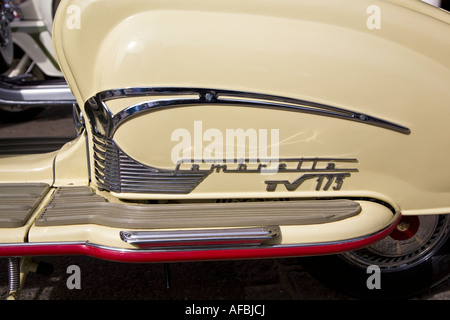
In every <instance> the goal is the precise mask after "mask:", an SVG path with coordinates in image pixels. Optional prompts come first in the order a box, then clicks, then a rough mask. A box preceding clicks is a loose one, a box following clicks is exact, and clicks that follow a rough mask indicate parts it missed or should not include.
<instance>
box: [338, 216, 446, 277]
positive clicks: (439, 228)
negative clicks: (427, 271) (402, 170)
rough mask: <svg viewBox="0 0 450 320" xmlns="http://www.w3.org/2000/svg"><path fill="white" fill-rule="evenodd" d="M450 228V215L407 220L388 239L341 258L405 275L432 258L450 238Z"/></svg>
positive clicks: (363, 265)
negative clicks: (405, 271) (407, 271)
mask: <svg viewBox="0 0 450 320" xmlns="http://www.w3.org/2000/svg"><path fill="white" fill-rule="evenodd" d="M449 226H450V215H423V216H405V217H403V218H402V220H401V221H400V222H399V224H398V225H397V228H396V229H395V230H394V231H393V232H392V233H391V234H390V235H389V236H387V237H386V238H384V239H382V240H381V241H379V242H377V243H375V244H373V245H371V246H369V247H367V248H364V249H361V250H357V251H352V252H347V253H344V254H342V255H340V257H341V258H343V259H344V260H346V261H347V262H349V263H351V264H353V265H355V266H357V267H360V268H367V267H368V266H370V265H377V266H378V267H379V268H380V269H381V270H382V271H384V272H391V271H401V270H404V269H408V268H411V267H413V266H416V265H418V264H420V263H422V262H424V261H426V260H427V259H428V258H430V257H431V256H432V255H433V254H434V253H435V252H436V251H437V250H438V249H439V248H440V246H441V245H442V244H443V243H445V240H446V239H447V238H448V236H449Z"/></svg>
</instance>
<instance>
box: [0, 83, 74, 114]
mask: <svg viewBox="0 0 450 320" xmlns="http://www.w3.org/2000/svg"><path fill="white" fill-rule="evenodd" d="M75 103H76V99H75V97H74V95H73V94H72V91H71V90H70V88H69V86H68V85H67V83H66V82H65V81H63V80H61V81H59V80H58V81H39V82H33V83H29V84H9V83H6V82H1V81H0V106H1V107H5V106H7V107H10V108H27V107H45V106H55V105H73V104H75Z"/></svg>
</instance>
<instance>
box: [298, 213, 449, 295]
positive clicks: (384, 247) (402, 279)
mask: <svg viewBox="0 0 450 320" xmlns="http://www.w3.org/2000/svg"><path fill="white" fill-rule="evenodd" d="M449 231H450V215H430V216H414V217H407V216H405V217H403V219H402V221H401V222H400V223H399V224H398V226H397V229H396V230H394V231H393V232H392V233H391V234H390V235H389V236H388V237H386V238H384V239H383V240H381V241H379V242H377V243H375V244H373V245H371V246H369V247H366V248H363V249H360V250H356V251H351V252H347V253H343V254H339V255H331V256H322V257H310V258H304V259H302V260H301V261H302V262H301V263H302V265H303V267H304V268H305V269H306V270H307V271H308V272H309V273H310V274H311V275H312V276H313V277H315V278H317V279H318V280H319V281H321V282H323V283H324V284H325V285H327V286H329V287H331V288H333V289H335V290H337V291H340V292H342V293H344V294H346V295H348V296H350V297H354V298H363V299H404V298H411V297H413V296H417V295H419V294H421V293H423V292H425V291H427V290H429V289H430V288H432V287H433V286H435V285H437V284H439V283H441V282H442V281H445V280H446V279H448V277H449V275H450V263H449V261H450V241H449V233H450V232H449Z"/></svg>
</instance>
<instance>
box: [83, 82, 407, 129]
mask: <svg viewBox="0 0 450 320" xmlns="http://www.w3.org/2000/svg"><path fill="white" fill-rule="evenodd" d="M161 95H168V96H174V95H176V96H180V98H175V99H174V98H170V99H159V100H150V101H147V102H143V103H138V104H136V105H133V106H130V107H128V108H126V109H124V110H122V111H120V112H119V113H117V114H116V115H113V114H112V113H111V112H110V111H109V109H108V107H107V106H106V104H105V102H107V101H109V100H113V99H120V98H127V97H138V96H149V97H151V96H161ZM192 96H194V97H195V98H193V97H192ZM202 104H203V105H204V104H207V105H229V106H245V107H257V108H269V109H276V110H284V111H292V112H302V113H307V114H315V115H320V116H327V117H333V118H338V119H343V120H350V121H356V122H359V123H364V124H368V125H373V126H377V127H381V128H384V129H389V130H393V131H395V132H398V133H402V134H410V133H411V131H410V130H409V129H408V128H406V127H404V126H402V125H399V124H396V123H393V122H390V121H387V120H383V119H380V118H377V117H373V116H370V115H368V114H364V113H360V112H356V111H352V110H348V109H343V108H338V107H333V106H329V105H325V104H321V103H315V102H311V101H306V100H300V99H292V98H286V97H281V96H275V95H268V94H259V93H251V92H244V91H231V90H218V89H205V88H125V89H115V90H107V91H103V92H100V93H98V94H97V95H96V96H95V97H92V98H91V99H89V100H88V101H87V102H86V108H85V109H86V112H87V114H88V117H89V119H90V121H91V124H92V125H93V127H94V128H95V129H96V130H97V132H99V133H102V134H103V135H105V136H106V137H108V138H112V137H113V135H114V133H115V131H116V130H117V128H118V127H120V126H121V125H122V124H123V123H124V122H126V121H127V120H129V119H131V118H133V117H135V116H137V115H139V114H142V113H147V112H155V111H158V110H161V109H166V108H178V107H187V106H194V105H202Z"/></svg>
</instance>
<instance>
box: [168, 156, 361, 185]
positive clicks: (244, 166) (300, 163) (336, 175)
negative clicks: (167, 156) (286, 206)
mask: <svg viewBox="0 0 450 320" xmlns="http://www.w3.org/2000/svg"><path fill="white" fill-rule="evenodd" d="M357 162H358V160H357V159H339V158H293V159H277V160H276V162H274V161H261V160H240V161H236V160H235V161H234V162H233V161H222V162H217V160H210V161H208V160H201V161H194V160H180V161H179V162H178V163H177V166H176V168H175V172H177V171H184V172H186V171H188V170H189V171H191V172H203V173H205V172H208V173H209V174H211V173H220V172H222V173H225V174H232V173H249V174H251V173H259V174H262V173H264V170H266V169H267V168H268V167H272V168H273V167H274V166H276V169H275V172H276V173H275V174H283V173H301V174H300V176H299V177H298V178H297V179H294V180H292V181H289V180H281V179H280V180H278V179H268V180H265V181H264V183H265V184H266V190H267V191H269V192H274V191H283V190H287V191H296V190H298V189H299V188H300V187H301V186H302V185H303V184H304V183H305V182H306V181H310V180H314V179H315V190H316V191H321V190H323V191H328V190H334V191H337V190H340V189H341V188H342V185H343V183H344V179H345V178H348V177H350V176H351V174H352V173H354V172H358V169H357V168H348V167H347V166H348V164H352V163H357ZM209 174H208V175H209Z"/></svg>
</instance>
